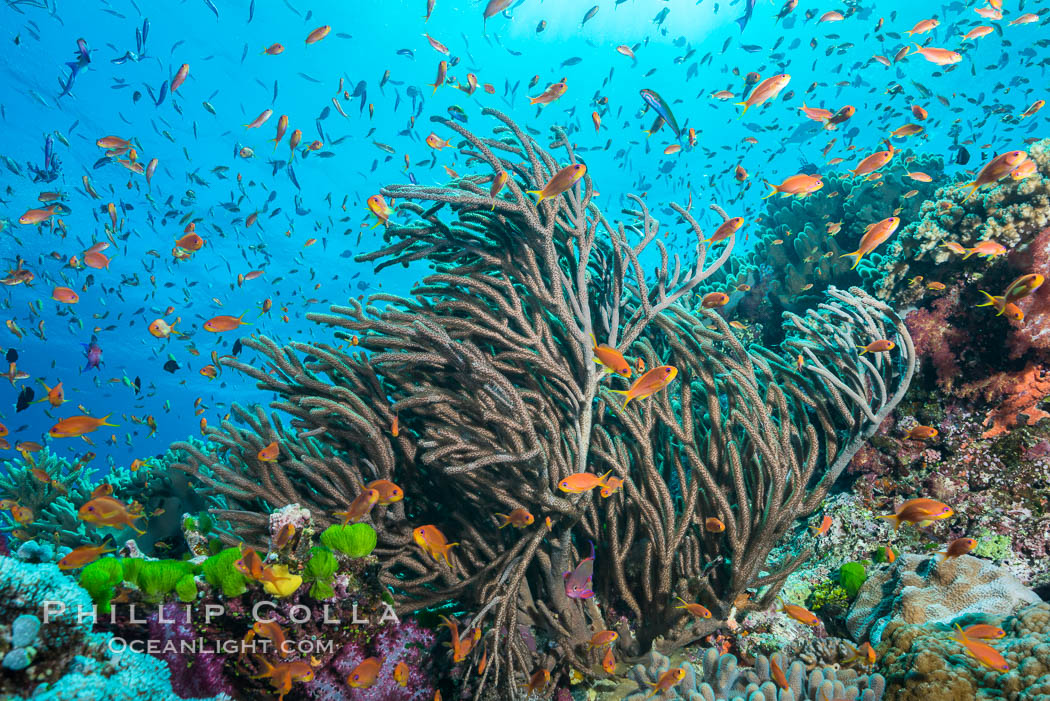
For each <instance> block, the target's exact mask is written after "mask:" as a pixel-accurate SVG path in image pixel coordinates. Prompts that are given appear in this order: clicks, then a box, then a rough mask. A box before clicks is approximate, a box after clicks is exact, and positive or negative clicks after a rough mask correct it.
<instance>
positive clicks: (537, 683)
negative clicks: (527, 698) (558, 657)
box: [525, 668, 551, 694]
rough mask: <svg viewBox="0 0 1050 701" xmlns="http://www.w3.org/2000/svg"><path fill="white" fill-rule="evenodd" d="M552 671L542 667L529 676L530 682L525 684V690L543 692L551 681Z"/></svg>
mask: <svg viewBox="0 0 1050 701" xmlns="http://www.w3.org/2000/svg"><path fill="white" fill-rule="evenodd" d="M550 680H551V673H550V670H548V669H543V668H540V669H538V670H536V671H535V672H533V674H532V676H531V677H529V683H528V684H526V685H525V691H526V692H528V693H530V694H532V693H539V692H542V691H543V690H544V689H545V688H546V687H547V684H549V683H550Z"/></svg>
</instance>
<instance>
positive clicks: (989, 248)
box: [941, 239, 1010, 260]
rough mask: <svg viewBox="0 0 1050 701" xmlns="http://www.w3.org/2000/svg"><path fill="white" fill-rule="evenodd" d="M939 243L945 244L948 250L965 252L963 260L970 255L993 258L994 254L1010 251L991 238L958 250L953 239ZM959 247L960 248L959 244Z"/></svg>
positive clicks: (999, 254) (1002, 254)
mask: <svg viewBox="0 0 1050 701" xmlns="http://www.w3.org/2000/svg"><path fill="white" fill-rule="evenodd" d="M941 245H943V246H945V247H946V248H948V250H950V251H952V252H953V253H960V252H961V253H965V254H966V255H964V256H963V260H966V259H967V258H969V257H970V256H977V257H978V258H994V257H996V256H1004V255H1006V254H1007V253H1009V252H1010V249H1008V248H1007V247H1006V246H1004V245H1002V244H1001V243H999V242H997V241H993V240H991V239H985V240H984V241H981V242H980V243H978V244H977V245H976V246H974V247H973V248H963V249H962V251H959V250H958V249H957V248H956V246H959V244H957V243H955V242H954V241H949V242H948V243H945V244H941ZM959 247H960V248H962V247H961V246H959Z"/></svg>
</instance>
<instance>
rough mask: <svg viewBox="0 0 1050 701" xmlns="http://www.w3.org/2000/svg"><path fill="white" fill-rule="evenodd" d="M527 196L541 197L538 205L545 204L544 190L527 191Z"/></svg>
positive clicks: (537, 201)
mask: <svg viewBox="0 0 1050 701" xmlns="http://www.w3.org/2000/svg"><path fill="white" fill-rule="evenodd" d="M525 194H527V195H539V199H538V200H536V204H539V203H540V202H543V200H544V199H546V195H544V194H543V191H542V190H526V191H525Z"/></svg>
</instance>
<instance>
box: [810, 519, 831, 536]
mask: <svg viewBox="0 0 1050 701" xmlns="http://www.w3.org/2000/svg"><path fill="white" fill-rule="evenodd" d="M831 524H832V520H831V516H829V515H828V514H824V518H822V519H821V520H820V524H819V525H816V526H810V528H812V529H813V533H814V535H817V536H822V535H824V534H825V533H827V532H828V529H829V528H831Z"/></svg>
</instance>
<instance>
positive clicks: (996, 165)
mask: <svg viewBox="0 0 1050 701" xmlns="http://www.w3.org/2000/svg"><path fill="white" fill-rule="evenodd" d="M1027 159H1028V154H1027V153H1025V152H1024V151H1007V152H1006V153H1000V154H999V155H998V156H996V157H995V158H993V159H992V160H990V161H988V164H987V165H985V166H984V167H983V168H981V172H979V173H978V174H977V179H976V180H974V181H973V182H972V183H970V184H969V185H967V187H969V188H970V190H969V192H967V193H966V197H964V198H963V202H965V201H966V200H968V199H970V198H971V197H972V196H973V193H975V192H977V190H978V189H980V188H982V187H984V186H985V185H991V184H992V183H996V182H998V181H999V180H1000V179H1001V178H1005V177H1006V176H1007V175H1009V174H1010V171H1011V170H1013V169H1014V168H1016V167H1017V166H1019V165H1020V164H1021V163H1022V162H1024V161H1025V160H1027Z"/></svg>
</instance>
